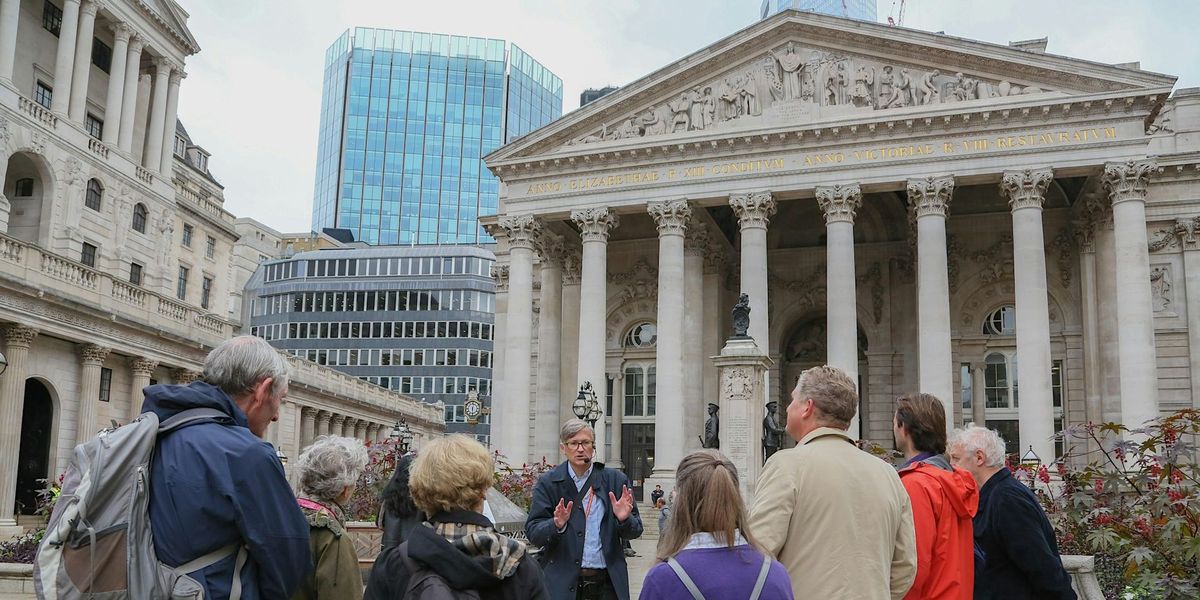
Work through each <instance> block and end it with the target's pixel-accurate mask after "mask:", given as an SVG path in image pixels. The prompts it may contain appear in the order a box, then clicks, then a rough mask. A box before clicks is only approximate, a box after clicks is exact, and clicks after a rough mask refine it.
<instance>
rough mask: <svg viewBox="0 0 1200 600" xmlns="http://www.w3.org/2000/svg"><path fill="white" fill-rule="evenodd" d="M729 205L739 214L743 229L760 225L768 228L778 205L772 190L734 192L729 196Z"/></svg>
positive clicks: (739, 223) (739, 221) (739, 224)
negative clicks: (746, 192) (744, 192)
mask: <svg viewBox="0 0 1200 600" xmlns="http://www.w3.org/2000/svg"><path fill="white" fill-rule="evenodd" d="M729 206H730V207H732V208H733V213H734V214H735V215H737V219H738V226H739V227H741V228H742V229H748V228H752V227H760V228H762V229H766V228H767V226H768V225H770V223H771V217H772V216H774V214H775V210H776V209H777V208H778V206H777V205H776V203H775V198H774V197H773V196H771V192H767V191H763V192H753V193H750V194H734V195H732V196H730V197H729Z"/></svg>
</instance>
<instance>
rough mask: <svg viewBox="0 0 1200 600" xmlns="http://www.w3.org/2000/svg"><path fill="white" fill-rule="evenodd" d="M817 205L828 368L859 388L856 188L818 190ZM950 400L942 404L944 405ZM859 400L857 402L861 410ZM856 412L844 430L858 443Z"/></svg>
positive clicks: (859, 195) (859, 192)
mask: <svg viewBox="0 0 1200 600" xmlns="http://www.w3.org/2000/svg"><path fill="white" fill-rule="evenodd" d="M817 204H818V205H820V207H821V211H822V212H824V213H825V236H826V237H825V254H826V259H825V260H826V263H827V266H826V272H827V273H829V276H828V277H827V278H826V284H825V289H826V291H825V306H826V317H825V318H826V328H825V332H826V348H827V351H826V352H827V357H826V360H827V361H828V363H829V365H830V366H833V367H837V368H839V369H841V370H843V371H845V372H846V375H848V376H849V377H850V381H853V382H854V384H855V386H857V385H858V291H857V285H856V282H855V279H854V215H855V213H856V212H857V211H858V208H859V207H860V206H862V190H861V189H860V188H859V186H858V184H857V183H855V184H851V185H834V186H829V187H819V188H817ZM947 401H949V399H946V400H943V402H947ZM861 405H862V399H861V398H860V399H859V408H861ZM859 412H860V411H859V410H855V411H854V418H853V419H851V420H850V428H849V429H848V430H847V431H848V432H849V434H850V437H853V438H854V439H858V437H859V435H860V433H859Z"/></svg>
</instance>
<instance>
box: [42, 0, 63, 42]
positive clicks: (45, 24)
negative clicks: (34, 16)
mask: <svg viewBox="0 0 1200 600" xmlns="http://www.w3.org/2000/svg"><path fill="white" fill-rule="evenodd" d="M42 29H45V30H46V31H49V32H50V33H53V34H54V35H56V36H57V35H58V34H59V32H60V31H61V30H62V9H61V8H59V7H57V6H55V5H54V3H53V2H51V1H50V0H46V3H45V4H44V5H42Z"/></svg>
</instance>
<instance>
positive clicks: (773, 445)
mask: <svg viewBox="0 0 1200 600" xmlns="http://www.w3.org/2000/svg"><path fill="white" fill-rule="evenodd" d="M762 424H763V432H762V445H763V462H764V463H765V462H767V459H768V458H771V455H772V454H775V453H776V452H778V451H779V449H780V448H782V447H783V436H784V434H785V433H787V430H786V428H785V427H784V425H783V423H782V422H781V419H780V418H779V403H778V402H776V401H774V400H772V401H770V402H768V403H767V414H766V416H765V417H763V421H762Z"/></svg>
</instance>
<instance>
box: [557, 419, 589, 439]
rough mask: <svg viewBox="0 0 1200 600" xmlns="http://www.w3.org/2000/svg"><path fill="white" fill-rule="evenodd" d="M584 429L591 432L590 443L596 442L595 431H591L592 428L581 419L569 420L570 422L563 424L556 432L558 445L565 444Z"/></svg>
mask: <svg viewBox="0 0 1200 600" xmlns="http://www.w3.org/2000/svg"><path fill="white" fill-rule="evenodd" d="M584 429H586V430H588V431H590V432H592V441H595V440H596V430H595V429H592V426H591V425H588V424H587V421H584V420H583V419H571V420H570V421H567V422H566V423H563V426H562V429H559V430H558V441H559V443H562V444H565V443H567V440H569V439H571V438H573V437H575V436H576V435H577V434H578V433H579V432H580V431H583V430H584Z"/></svg>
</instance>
